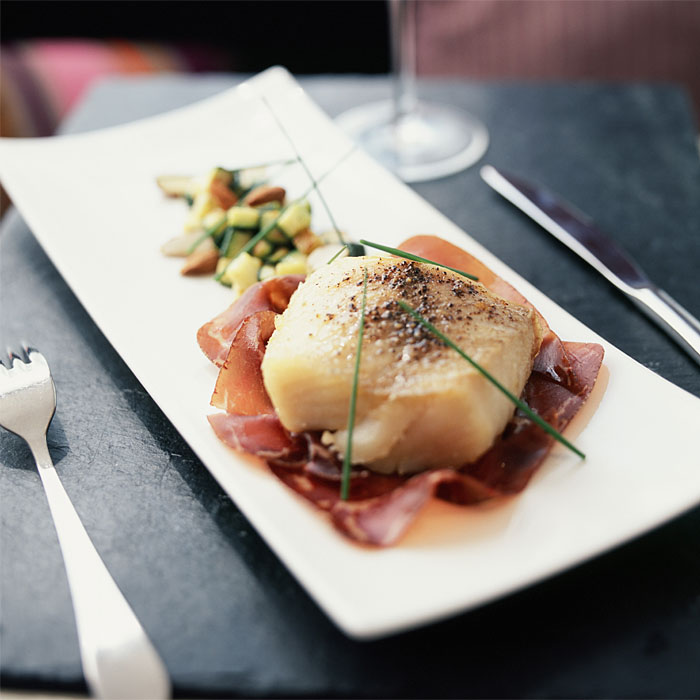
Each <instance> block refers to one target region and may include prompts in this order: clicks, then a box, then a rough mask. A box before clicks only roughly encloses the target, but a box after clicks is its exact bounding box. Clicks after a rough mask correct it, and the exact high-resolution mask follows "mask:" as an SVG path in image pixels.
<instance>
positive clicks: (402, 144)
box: [336, 0, 489, 182]
mask: <svg viewBox="0 0 700 700" xmlns="http://www.w3.org/2000/svg"><path fill="white" fill-rule="evenodd" d="M416 2H417V0H389V27H390V32H391V64H392V82H393V99H391V100H383V101H380V102H372V103H369V104H365V105H361V106H359V107H355V108H353V109H350V110H348V111H347V112H344V113H343V114H341V115H340V116H339V117H338V118H337V119H336V122H337V124H338V125H339V126H340V127H341V128H342V129H343V130H344V131H345V132H346V133H347V134H348V135H349V136H350V137H351V138H352V139H353V140H354V141H355V142H356V143H357V144H358V145H359V146H360V147H361V148H363V149H364V150H365V151H367V152H368V153H369V154H370V155H371V156H373V157H374V158H375V159H376V160H378V161H379V162H380V163H382V165H384V166H385V167H387V168H389V170H391V171H392V172H394V173H395V174H396V175H398V176H399V177H400V178H401V179H402V180H404V181H405V182H421V181H423V180H433V179H435V178H439V177H445V176H446V175H451V174H452V173H456V172H459V171H460V170H464V169H465V168H468V167H469V166H470V165H473V164H474V163H476V161H478V160H479V158H481V156H482V155H483V154H484V153H485V151H486V149H487V147H488V143H489V136H488V131H487V130H486V127H485V126H484V125H483V124H482V123H481V122H480V121H479V120H478V119H476V118H475V117H473V116H472V115H471V114H469V113H468V112H465V111H463V110H461V109H457V108H455V107H450V106H447V105H443V104H436V103H433V102H424V101H423V100H419V99H418V98H417V96H416Z"/></svg>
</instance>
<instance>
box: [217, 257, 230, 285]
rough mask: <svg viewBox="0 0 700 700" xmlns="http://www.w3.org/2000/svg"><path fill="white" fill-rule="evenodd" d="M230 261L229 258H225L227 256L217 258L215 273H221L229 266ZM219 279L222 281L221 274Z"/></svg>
mask: <svg viewBox="0 0 700 700" xmlns="http://www.w3.org/2000/svg"><path fill="white" fill-rule="evenodd" d="M230 262H231V258H227V257H222V258H219V262H218V263H216V274H217V275H221V274H222V273H223V271H224V270H225V269H226V268H227V267H228V266H229V263H230ZM220 281H221V282H224V280H223V276H222V279H221V280H220ZM224 284H228V283H227V282H224Z"/></svg>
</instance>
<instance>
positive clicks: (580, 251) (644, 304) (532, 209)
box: [480, 165, 700, 364]
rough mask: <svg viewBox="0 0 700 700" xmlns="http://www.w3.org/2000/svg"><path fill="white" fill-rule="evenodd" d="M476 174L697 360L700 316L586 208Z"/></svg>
mask: <svg viewBox="0 0 700 700" xmlns="http://www.w3.org/2000/svg"><path fill="white" fill-rule="evenodd" d="M480 174H481V178H482V179H483V180H484V182H486V184H487V185H489V186H490V187H492V188H493V189H494V190H496V192H498V193H499V194H500V195H502V196H503V197H505V198H506V199H507V200H508V201H509V202H511V203H512V204H514V205H515V206H516V207H518V209H520V210H521V211H522V212H524V213H525V214H527V215H528V216H529V217H530V218H531V219H533V220H534V221H536V222H537V223H538V224H539V225H540V226H542V228H544V229H545V230H546V231H549V233H551V234H552V235H553V236H554V237H555V238H557V239H558V240H559V241H561V242H562V243H563V244H564V245H566V246H567V247H568V248H570V249H571V250H572V251H574V252H575V253H576V254H577V255H579V256H580V257H581V258H583V259H584V260H585V261H586V262H587V263H588V264H589V265H591V266H592V267H593V268H595V269H596V270H597V271H598V272H599V273H600V274H601V275H603V277H605V278H606V279H607V280H608V281H609V282H610V283H611V284H613V285H615V287H617V288H618V289H619V290H620V291H621V292H623V293H624V294H626V295H627V296H628V297H629V298H630V299H631V300H632V301H633V302H634V303H635V304H636V305H637V306H638V307H639V308H640V309H641V310H642V311H643V312H644V313H646V314H647V315H648V316H649V317H650V318H651V319H652V320H653V321H655V322H656V323H657V324H658V325H659V327H660V328H662V329H663V330H664V331H665V332H666V333H668V335H669V336H670V337H671V338H673V340H675V341H676V342H677V343H678V344H679V345H680V346H681V347H682V348H683V349H684V350H685V351H686V352H687V353H688V354H689V355H690V357H692V358H693V359H694V360H695V361H696V362H697V363H698V364H700V321H698V319H697V318H695V317H694V316H693V315H692V314H691V313H690V312H689V311H687V310H686V309H684V308H683V307H682V306H681V305H680V304H679V303H678V302H677V301H675V299H673V298H672V297H671V296H669V295H668V294H667V293H666V292H664V290H663V289H660V288H659V287H657V286H656V285H655V284H654V283H653V282H652V281H651V280H650V279H649V277H648V276H647V274H646V273H645V272H644V271H643V270H642V268H641V267H640V266H639V265H638V264H637V263H636V262H635V261H634V259H633V258H632V257H631V256H630V255H629V254H628V253H627V252H626V251H624V250H623V249H622V248H621V247H620V246H619V245H617V243H615V241H613V240H612V239H611V238H610V237H609V236H608V235H607V234H606V233H604V232H603V231H601V230H600V229H599V228H598V227H597V226H596V224H595V223H594V222H593V221H592V220H591V219H590V218H589V217H587V216H586V215H585V214H583V213H581V212H579V211H577V210H576V209H575V207H574V206H573V205H571V204H569V203H568V202H566V201H564V200H563V199H561V198H560V197H559V196H558V195H556V194H554V193H553V192H552V191H550V190H548V189H546V188H544V187H541V186H539V185H533V184H531V183H529V182H527V181H525V180H523V179H521V178H519V177H516V176H514V175H511V174H509V173H505V172H503V171H502V170H497V169H496V168H494V167H493V166H491V165H484V166H483V167H482V168H481V171H480Z"/></svg>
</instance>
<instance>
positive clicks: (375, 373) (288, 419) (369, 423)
mask: <svg viewBox="0 0 700 700" xmlns="http://www.w3.org/2000/svg"><path fill="white" fill-rule="evenodd" d="M363 269H366V270H367V273H368V278H367V305H366V313H365V335H364V342H363V346H362V358H361V366H360V374H359V389H358V400H357V409H356V418H355V429H354V432H353V441H352V461H353V463H356V464H364V465H366V466H367V467H368V468H370V469H372V470H374V471H379V472H385V473H386V472H399V473H410V472H416V471H420V470H423V469H429V468H434V467H447V466H452V467H458V466H460V465H463V464H465V463H468V462H471V461H473V460H475V459H477V458H478V457H479V456H480V455H482V454H483V453H484V452H485V451H486V450H488V448H489V447H490V446H491V445H492V443H493V441H494V440H495V439H496V437H497V436H498V435H500V433H501V432H502V431H503V429H504V428H505V425H506V423H507V422H508V421H509V420H510V418H511V416H512V415H513V412H514V406H513V404H512V403H511V402H510V401H509V400H508V399H507V398H506V397H505V396H504V395H503V394H502V393H501V392H500V391H499V390H498V389H496V388H495V387H494V386H493V385H492V384H491V383H490V382H489V381H488V380H487V379H485V378H484V377H483V376H482V375H481V374H480V373H478V372H477V371H476V370H475V369H474V368H473V367H472V366H471V365H470V364H469V363H468V362H466V361H465V360H464V359H463V358H462V357H460V356H459V355H458V354H457V353H456V352H455V351H454V350H452V349H450V348H449V347H447V346H445V345H444V344H443V343H442V342H441V341H440V340H439V339H438V338H436V337H435V335H433V334H432V333H431V332H430V331H428V330H427V329H425V328H424V327H423V326H422V325H420V324H419V323H418V322H417V321H415V319H413V318H412V317H411V316H410V315H409V314H407V313H406V312H405V311H403V310H402V309H401V307H400V306H399V305H398V303H397V300H399V299H403V300H404V301H406V302H407V303H408V304H410V305H411V306H412V307H413V308H414V309H416V310H417V311H418V312H419V313H420V314H421V315H423V317H425V318H427V319H428V320H429V321H430V322H431V323H433V324H434V325H435V326H436V327H437V328H438V329H439V330H441V331H442V332H443V333H445V334H446V335H447V336H449V337H450V338H451V339H452V340H453V341H454V342H455V343H457V344H458V345H459V346H460V347H461V348H462V349H463V350H464V351H465V352H466V353H467V354H468V355H469V356H470V357H472V358H473V359H474V360H475V361H476V362H478V363H479V364H480V365H481V366H482V367H484V368H485V369H486V370H487V371H488V372H490V373H491V374H492V375H493V376H494V377H495V378H496V379H498V380H499V381H500V382H501V383H502V384H503V385H504V386H505V387H506V388H508V389H509V390H510V391H511V392H512V393H514V394H515V395H516V396H518V395H520V393H521V391H522V389H523V387H524V385H525V382H526V381H527V378H528V376H529V375H530V372H531V369H532V362H533V359H534V357H535V355H536V354H537V351H538V349H539V345H540V341H541V333H540V330H539V327H538V323H537V319H536V315H535V313H534V312H533V310H532V309H530V308H527V307H525V306H520V305H518V304H513V303H511V302H508V301H506V300H505V299H502V298H500V297H498V296H496V295H494V294H492V293H491V292H489V291H488V290H487V289H486V288H485V287H484V286H482V285H481V284H479V283H478V282H472V281H470V280H468V279H467V278H465V277H463V276H461V275H458V274H456V273H453V272H451V271H449V270H445V269H444V268H440V267H437V266H435V265H428V264H423V263H414V262H410V261H407V260H402V259H398V258H393V257H346V258H341V259H339V260H338V261H336V262H334V263H333V264H331V265H326V266H324V267H322V268H321V269H319V270H317V271H316V272H314V273H313V274H311V275H310V276H309V277H308V278H307V279H306V281H305V282H304V283H303V284H301V285H300V287H299V288H298V289H297V291H296V292H295V293H294V295H293V296H292V298H291V300H290V303H289V306H288V308H287V309H286V310H285V311H284V313H283V314H281V315H280V316H278V317H277V319H276V326H275V332H274V333H273V335H272V337H271V338H270V340H269V342H268V345H267V350H266V352H265V357H264V359H263V363H262V372H263V379H264V383H265V388H266V389H267V392H268V394H269V395H270V398H271V400H272V403H273V405H274V406H275V409H276V410H277V413H278V414H279V417H280V420H281V421H282V424H283V425H284V426H285V427H286V428H287V429H288V430H290V431H292V432H301V431H306V430H322V431H325V433H324V441H325V442H326V443H327V444H330V445H331V446H332V447H333V448H334V449H335V450H337V452H338V453H339V454H340V455H341V456H342V455H343V452H344V450H345V447H346V441H347V432H346V426H347V423H348V413H349V402H350V394H351V390H352V380H353V373H354V363H355V355H356V352H357V337H358V326H359V321H360V309H361V302H362V279H363Z"/></svg>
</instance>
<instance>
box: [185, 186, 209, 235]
mask: <svg viewBox="0 0 700 700" xmlns="http://www.w3.org/2000/svg"><path fill="white" fill-rule="evenodd" d="M215 208H216V201H215V199H214V197H212V195H211V193H210V192H207V191H203V192H198V193H197V194H196V195H195V197H194V201H193V202H192V206H191V207H190V211H189V214H188V215H187V219H186V220H185V232H188V231H197V230H198V229H200V228H202V220H203V219H204V217H205V216H206V215H207V214H208V213H209V212H210V211H211V210H212V209H215Z"/></svg>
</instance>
